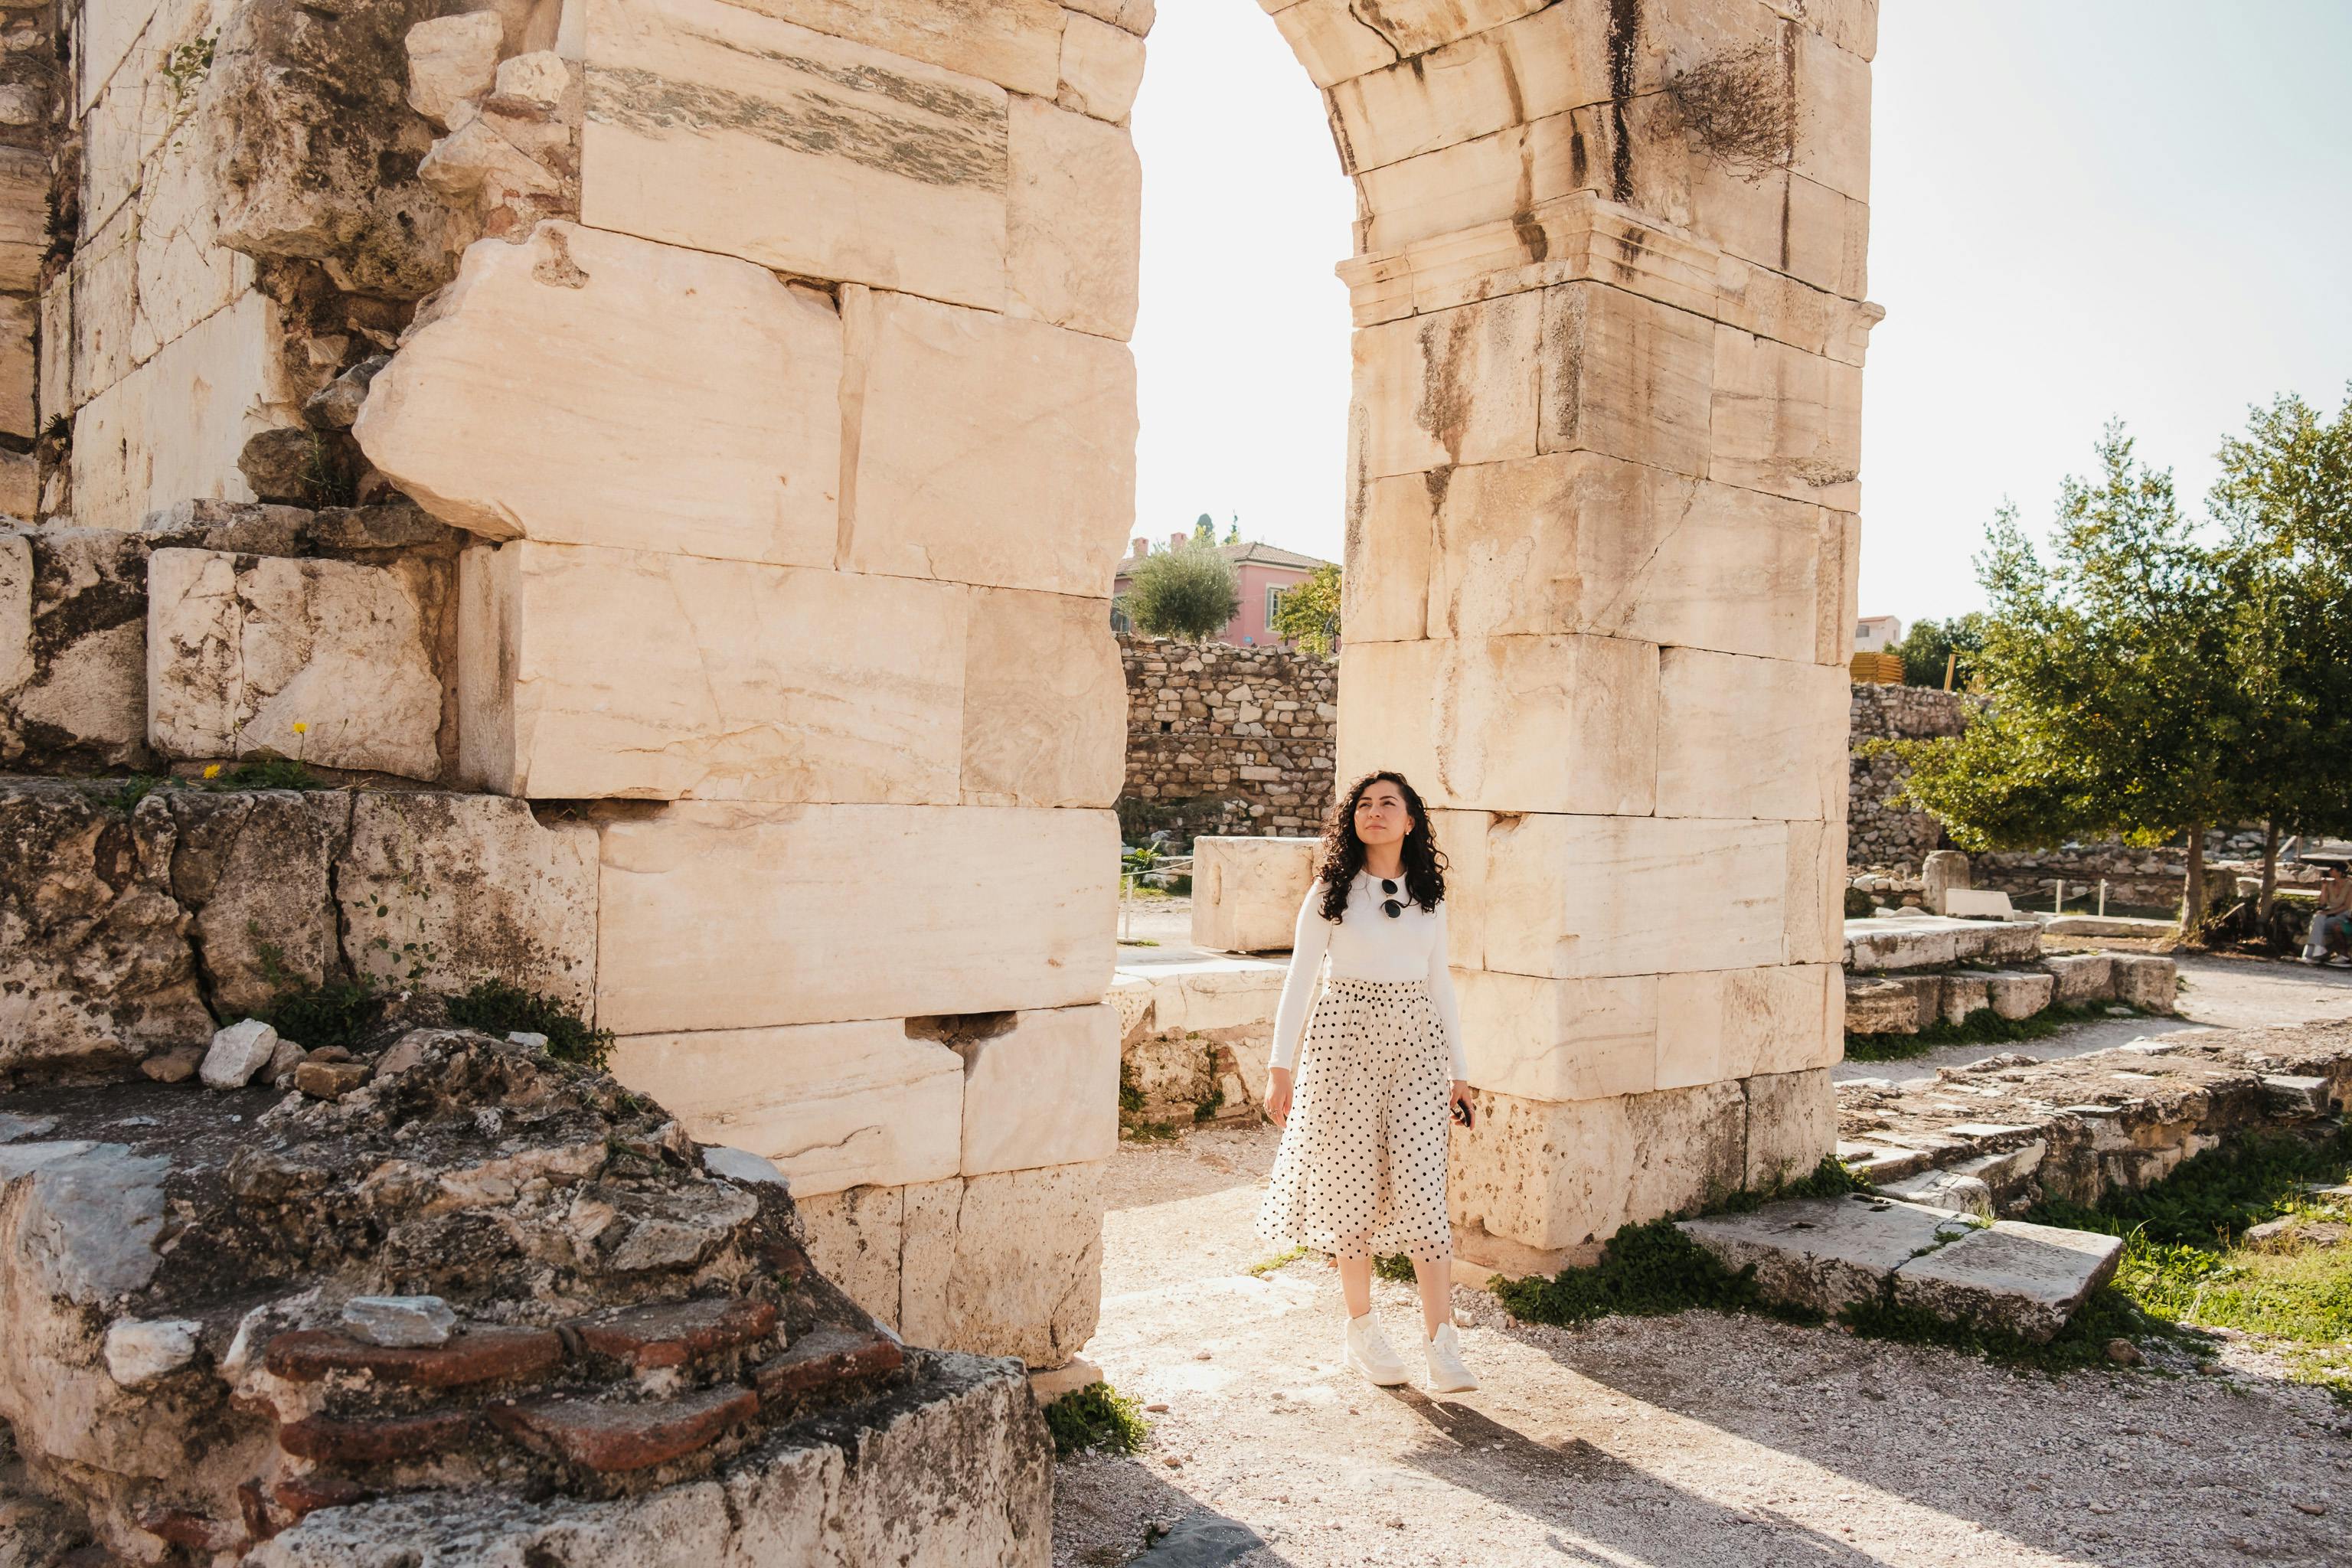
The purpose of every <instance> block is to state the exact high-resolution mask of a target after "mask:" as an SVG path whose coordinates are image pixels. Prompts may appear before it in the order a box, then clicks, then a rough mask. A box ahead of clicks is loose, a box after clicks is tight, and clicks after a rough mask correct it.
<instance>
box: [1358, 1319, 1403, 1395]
mask: <svg viewBox="0 0 2352 1568" xmlns="http://www.w3.org/2000/svg"><path fill="white" fill-rule="evenodd" d="M1343 1359H1345V1360H1346V1362H1347V1363H1348V1364H1349V1366H1351V1367H1354V1368H1355V1369H1356V1370H1357V1371H1358V1372H1360V1373H1363V1374H1364V1375H1365V1376H1366V1377H1368V1378H1370V1379H1371V1380H1372V1381H1373V1382H1374V1383H1377V1384H1380V1385H1381V1387H1383V1388H1387V1387H1391V1386H1392V1385H1394V1384H1400V1383H1402V1382H1403V1381H1404V1380H1405V1378H1406V1376H1407V1373H1406V1372H1405V1367H1404V1358H1403V1357H1402V1356H1400V1355H1399V1354H1397V1353H1396V1348H1395V1347H1394V1346H1393V1345H1391V1344H1390V1343H1389V1339H1388V1336H1387V1335H1386V1334H1384V1333H1382V1332H1381V1325H1380V1321H1379V1320H1377V1319H1376V1318H1374V1317H1373V1316H1372V1315H1371V1314H1370V1312H1366V1313H1365V1314H1364V1315H1363V1316H1362V1317H1360V1318H1350V1319H1349V1320H1348V1348H1347V1352H1346V1354H1345V1356H1344V1358H1343Z"/></svg>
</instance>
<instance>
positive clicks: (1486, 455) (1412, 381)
mask: <svg viewBox="0 0 2352 1568" xmlns="http://www.w3.org/2000/svg"><path fill="white" fill-rule="evenodd" d="M1543 325H1544V300H1543V296H1541V295H1538V294H1512V295H1507V296H1506V297H1504V298H1502V299H1499V300H1485V301H1482V302H1480V303H1478V304H1475V305H1463V306H1458V307H1456V308H1455V309H1454V310H1436V311H1433V312H1431V313H1430V314H1428V315H1425V316H1414V317H1411V318H1408V319H1406V320H1403V321H1384V322H1382V323H1381V324H1380V325H1378V326H1372V327H1367V328H1364V329H1363V330H1362V331H1359V332H1357V333H1356V336H1355V339H1354V343H1353V349H1352V352H1353V354H1354V358H1355V401H1356V407H1357V416H1358V417H1359V418H1360V420H1361V421H1362V435H1361V437H1360V450H1359V452H1358V453H1357V454H1356V456H1355V457H1354V458H1352V459H1351V468H1352V470H1353V471H1355V472H1358V473H1362V474H1366V475H1369V476H1370V477H1371V478H1374V479H1380V478H1383V477H1385V476H1388V475H1391V474H1417V473H1419V472H1421V471H1422V470H1423V469H1427V468H1443V467H1454V466H1458V465H1461V464H1465V463H1490V462H1496V461H1498V460H1500V459H1503V458H1531V457H1533V456H1535V454H1536V426H1537V417H1536V409H1537V382H1538V378H1537V366H1538V360H1539V357H1540V354H1541V352H1542V344H1541V333H1542V331H1543Z"/></svg>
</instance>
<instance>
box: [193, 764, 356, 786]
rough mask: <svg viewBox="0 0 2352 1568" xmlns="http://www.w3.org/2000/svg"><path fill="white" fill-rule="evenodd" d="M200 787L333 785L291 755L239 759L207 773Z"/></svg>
mask: <svg viewBox="0 0 2352 1568" xmlns="http://www.w3.org/2000/svg"><path fill="white" fill-rule="evenodd" d="M198 787H199V788H202V789H208V790H227V789H302V790H319V789H335V788H338V787H340V786H338V785H336V784H330V783H329V782H328V781H326V780H325V779H322V778H320V776H319V775H318V774H316V773H312V772H311V771H310V768H309V767H308V766H307V765H306V764H304V763H301V762H299V761H298V760H296V759H295V758H293V757H279V756H258V757H255V758H252V759H251V760H250V761H247V762H242V763H237V764H236V766H235V767H233V768H230V769H228V770H227V771H226V772H225V773H217V774H207V775H206V776H205V779H204V781H203V783H202V784H199V785H198Z"/></svg>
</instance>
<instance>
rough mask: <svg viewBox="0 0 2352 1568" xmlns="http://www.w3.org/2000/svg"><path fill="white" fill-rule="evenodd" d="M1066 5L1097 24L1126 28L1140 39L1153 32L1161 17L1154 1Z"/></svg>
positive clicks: (1089, 0) (1073, 1)
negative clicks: (1156, 22)
mask: <svg viewBox="0 0 2352 1568" xmlns="http://www.w3.org/2000/svg"><path fill="white" fill-rule="evenodd" d="M1066 4H1067V5H1068V7H1069V9H1071V10H1073V11H1078V12H1083V13H1084V14H1086V15H1087V16H1092V17H1093V18H1094V19H1095V20H1096V21H1097V22H1110V23H1114V24H1116V25H1118V26H1121V27H1125V28H1126V29H1127V30H1128V31H1129V32H1130V33H1133V34H1134V35H1135V36H1136V37H1144V36H1145V35H1146V34H1148V33H1150V31H1151V25H1152V23H1153V22H1154V21H1156V20H1158V18H1159V15H1160V7H1159V6H1158V5H1156V4H1155V3H1154V0H1066Z"/></svg>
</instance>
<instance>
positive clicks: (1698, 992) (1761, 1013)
mask: <svg viewBox="0 0 2352 1568" xmlns="http://www.w3.org/2000/svg"><path fill="white" fill-rule="evenodd" d="M1657 985H1658V1065H1657V1087H1658V1088H1660V1089H1687V1088H1691V1087H1694V1086H1696V1085H1698V1084H1703V1083H1713V1082H1717V1081H1718V1080H1721V1079H1745V1078H1752V1077H1754V1076H1756V1075H1758V1074H1759V1073H1760V1074H1777V1073H1790V1072H1802V1071H1807V1070H1810V1069H1812V1068H1826V1067H1830V1066H1832V1065H1833V1064H1834V1063H1836V1062H1838V1061H1839V1060H1841V1059H1842V1058H1843V1057H1844V1055H1845V1036H1844V1029H1843V1003H1842V1001H1841V998H1842V996H1843V992H1844V977H1843V971H1841V970H1840V969H1839V968H1838V967H1837V966H1836V965H1835V964H1828V963H1810V964H1794V965H1789V966H1786V967H1781V968H1773V969H1724V970H1715V971H1711V972H1708V973H1697V974H1662V975H1660V976H1659V977H1658V981H1657ZM1809 1163H1810V1162H1809Z"/></svg>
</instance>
